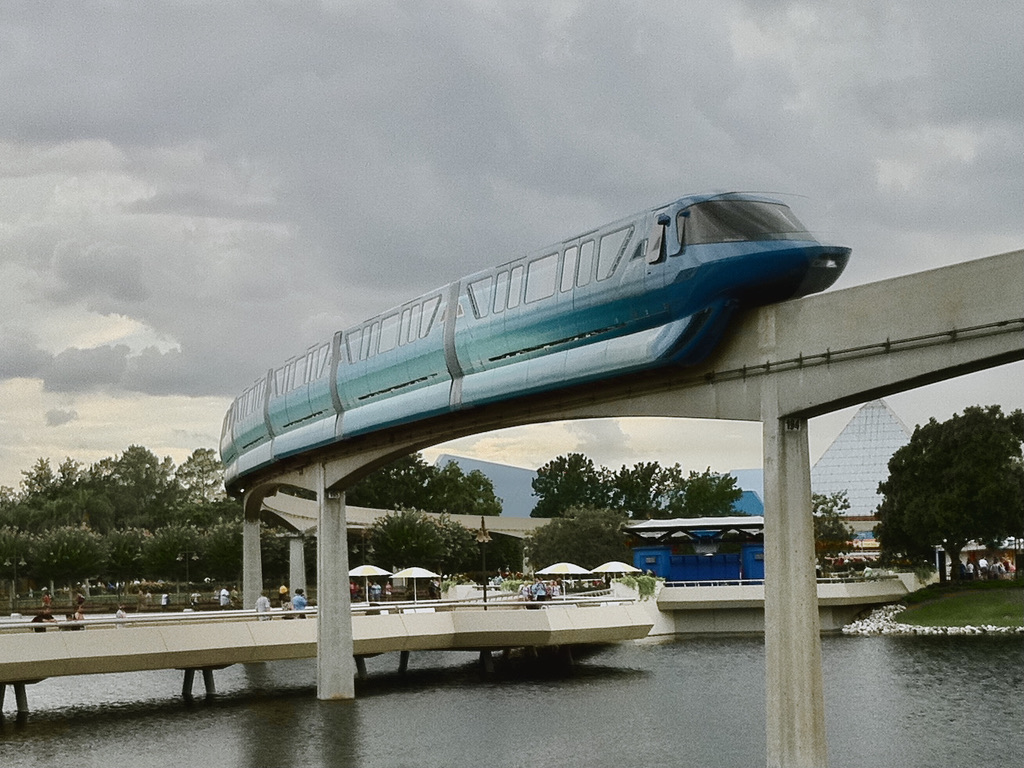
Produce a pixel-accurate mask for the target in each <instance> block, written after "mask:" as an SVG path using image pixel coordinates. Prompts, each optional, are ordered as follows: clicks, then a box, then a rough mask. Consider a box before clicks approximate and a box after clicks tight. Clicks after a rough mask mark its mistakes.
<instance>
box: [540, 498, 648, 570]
mask: <svg viewBox="0 0 1024 768" xmlns="http://www.w3.org/2000/svg"><path fill="white" fill-rule="evenodd" d="M627 521H628V518H627V517H626V515H625V513H623V512H620V511H618V510H615V509H592V508H574V509H570V510H568V511H567V513H566V514H565V515H564V516H563V517H561V518H558V519H555V520H552V521H551V522H550V523H548V524H547V525H545V526H544V527H543V528H538V529H537V530H536V531H534V532H533V533H531V534H530V535H529V536H528V537H527V538H526V556H527V558H528V559H529V561H530V564H531V565H532V566H533V567H534V568H535V569H540V568H546V567H547V566H549V565H551V564H553V563H558V562H562V561H568V562H572V563H576V564H577V565H581V566H583V567H584V568H594V567H596V566H598V565H600V564H601V563H605V562H608V561H609V560H628V559H629V557H630V555H629V547H627V546H626V538H625V536H624V535H623V526H625V524H626V523H627Z"/></svg>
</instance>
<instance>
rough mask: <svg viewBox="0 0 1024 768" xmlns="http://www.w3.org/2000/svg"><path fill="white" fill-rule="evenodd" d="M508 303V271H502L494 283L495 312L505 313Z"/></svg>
mask: <svg viewBox="0 0 1024 768" xmlns="http://www.w3.org/2000/svg"><path fill="white" fill-rule="evenodd" d="M507 303H508V270H502V271H501V272H499V273H498V278H497V279H496V280H495V281H494V311H495V312H496V313H497V312H504V311H505V305H506V304H507Z"/></svg>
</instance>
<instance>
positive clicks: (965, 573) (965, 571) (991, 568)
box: [960, 555, 1017, 581]
mask: <svg viewBox="0 0 1024 768" xmlns="http://www.w3.org/2000/svg"><path fill="white" fill-rule="evenodd" d="M1016 575H1017V566H1016V565H1014V563H1013V561H1012V560H1010V558H1008V557H1004V558H998V557H993V558H992V559H991V560H989V559H988V558H987V557H985V556H984V555H982V556H981V557H979V558H977V559H975V557H974V555H971V556H970V557H968V558H967V562H966V563H960V577H961V578H962V579H964V580H965V581H985V580H995V579H1012V578H1014V576H1016Z"/></svg>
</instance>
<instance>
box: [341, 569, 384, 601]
mask: <svg viewBox="0 0 1024 768" xmlns="http://www.w3.org/2000/svg"><path fill="white" fill-rule="evenodd" d="M348 575H349V576H362V577H363V594H364V595H365V596H366V600H367V602H369V600H370V577H371V576H390V575H391V571H385V570H384V569H383V568H378V567H377V566H376V565H358V566H356V567H355V568H353V569H352V570H351V571H349V572H348Z"/></svg>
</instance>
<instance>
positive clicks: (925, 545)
mask: <svg viewBox="0 0 1024 768" xmlns="http://www.w3.org/2000/svg"><path fill="white" fill-rule="evenodd" d="M1022 442H1024V412H1022V411H1020V410H1016V411H1013V412H1012V413H1011V414H1009V415H1008V416H1007V415H1004V414H1003V412H1002V409H1001V408H1000V407H999V406H998V405H991V406H987V407H984V408H983V407H981V406H972V407H970V408H966V409H965V410H964V412H963V414H962V415H959V414H954V415H953V416H952V418H950V419H949V420H948V421H944V422H941V423H940V422H938V421H936V420H935V419H934V418H933V419H930V420H929V421H928V423H927V424H925V425H924V426H918V427H917V428H916V429H915V430H914V434H913V435H912V436H911V438H910V442H909V443H907V445H905V446H903V447H902V448H900V449H899V450H898V451H896V453H894V454H893V456H892V458H891V459H890V460H889V477H888V479H886V480H885V481H884V482H882V483H881V484H880V485H879V487H878V491H879V493H880V494H882V503H881V504H880V505H879V507H878V518H879V523H878V525H877V526H876V527H875V535H876V537H877V538H878V540H879V544H880V545H881V548H882V553H883V555H884V556H885V557H886V558H887V559H894V558H898V557H905V558H908V559H910V560H914V561H919V562H925V563H927V562H929V561H930V559H931V555H932V548H933V547H934V546H935V545H941V546H942V548H943V549H944V550H945V552H946V556H947V559H948V561H949V562H950V563H951V564H952V565H953V566H956V565H957V564H958V563H959V562H960V552H961V551H962V550H963V548H964V545H966V544H967V543H968V542H969V541H972V540H978V541H993V540H997V539H1002V538H1005V537H1008V536H1012V535H1016V536H1020V535H1021V534H1022V533H1024V524H1022V519H1021V509H1022V508H1024V465H1022V462H1021V444H1022ZM950 572H951V576H952V579H953V580H954V581H958V580H959V579H960V573H959V568H957V567H952V568H950Z"/></svg>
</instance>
